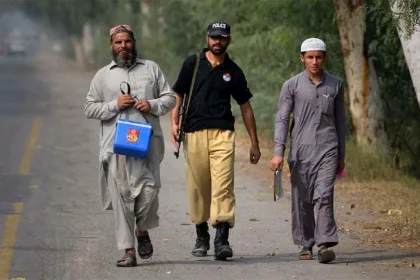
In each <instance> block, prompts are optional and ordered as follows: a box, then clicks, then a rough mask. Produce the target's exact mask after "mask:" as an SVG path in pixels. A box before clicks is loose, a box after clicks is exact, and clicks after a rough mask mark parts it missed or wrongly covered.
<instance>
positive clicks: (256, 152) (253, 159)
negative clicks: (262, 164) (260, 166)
mask: <svg viewBox="0 0 420 280" xmlns="http://www.w3.org/2000/svg"><path fill="white" fill-rule="evenodd" d="M260 157H261V152H260V147H259V146H258V144H255V145H252V146H251V149H250V150H249V162H250V163H251V164H257V163H258V161H259V160H260Z"/></svg>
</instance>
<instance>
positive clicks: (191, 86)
mask: <svg viewBox="0 0 420 280" xmlns="http://www.w3.org/2000/svg"><path fill="white" fill-rule="evenodd" d="M199 64H200V55H198V54H196V55H195V65H194V72H193V76H192V80H191V85H190V92H189V94H188V102H187V107H186V108H185V117H183V118H182V126H183V127H184V124H185V121H186V119H187V116H188V108H190V102H191V96H192V93H193V88H194V84H195V77H196V76H197V71H198V65H199ZM184 98H185V96H184Z"/></svg>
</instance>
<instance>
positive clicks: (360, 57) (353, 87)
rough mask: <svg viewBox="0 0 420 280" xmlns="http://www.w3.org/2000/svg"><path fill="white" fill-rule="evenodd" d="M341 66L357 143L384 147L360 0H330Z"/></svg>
mask: <svg viewBox="0 0 420 280" xmlns="http://www.w3.org/2000/svg"><path fill="white" fill-rule="evenodd" d="M333 2H334V5H335V8H336V12H337V21H338V29H339V32H340V42H341V50H342V53H343V57H344V68H345V73H346V78H347V82H348V84H349V98H350V112H351V117H352V123H353V128H354V132H355V136H356V139H357V142H358V144H360V145H364V146H366V145H367V146H370V145H376V146H381V147H382V148H385V149H386V150H387V149H388V141H387V136H386V133H385V130H384V123H383V119H384V112H383V106H382V100H381V97H380V94H379V83H378V78H377V75H376V71H375V68H374V66H373V63H372V61H370V60H369V56H368V48H367V45H368V42H367V39H366V25H365V24H366V21H365V10H364V8H363V1H362V0H333Z"/></svg>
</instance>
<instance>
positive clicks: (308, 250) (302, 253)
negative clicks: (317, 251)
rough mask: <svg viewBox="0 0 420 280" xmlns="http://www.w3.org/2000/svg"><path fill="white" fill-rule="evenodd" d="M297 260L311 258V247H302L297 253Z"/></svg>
mask: <svg viewBox="0 0 420 280" xmlns="http://www.w3.org/2000/svg"><path fill="white" fill-rule="evenodd" d="M298 258H299V260H312V258H313V253H312V248H307V247H303V248H302V251H300V253H299V257H298Z"/></svg>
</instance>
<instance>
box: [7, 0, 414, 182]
mask: <svg viewBox="0 0 420 280" xmlns="http://www.w3.org/2000/svg"><path fill="white" fill-rule="evenodd" d="M3 2H4V1H0V4H1V5H0V8H2V7H4V8H7V9H10V8H11V6H10V5H5V4H4V3H3ZM16 3H19V4H17V5H16V6H15V7H16V8H21V9H24V10H25V11H26V12H27V14H28V15H31V16H32V17H34V18H36V19H37V20H39V21H41V22H44V23H48V24H50V25H51V26H54V28H55V29H56V31H57V32H58V33H59V34H62V38H61V39H62V40H63V41H64V42H66V44H65V45H66V46H70V47H71V46H72V44H71V38H72V37H79V38H80V37H82V28H83V26H84V25H85V24H86V23H91V24H92V25H93V26H94V31H95V32H94V37H95V47H96V60H97V62H98V65H97V66H102V65H103V64H105V63H108V62H109V59H110V50H109V37H108V30H109V28H110V27H111V26H113V25H115V24H118V23H128V24H131V25H132V26H133V27H134V29H135V33H136V38H137V47H138V49H139V53H140V55H141V56H143V57H145V58H148V59H152V60H154V61H156V62H158V63H159V65H160V66H161V68H162V69H163V71H164V73H165V75H166V76H167V78H168V79H169V81H170V82H171V83H172V84H173V83H174V82H175V80H176V78H177V76H178V73H179V70H180V67H181V64H182V62H183V60H184V59H185V58H186V57H187V56H188V55H191V54H194V53H197V52H199V51H201V49H202V48H203V47H206V38H205V35H206V28H207V25H208V24H209V23H210V22H211V21H215V20H224V21H227V22H229V23H230V24H231V26H232V43H231V45H230V46H229V49H228V52H229V54H230V56H231V57H232V58H233V59H234V60H235V62H236V63H237V64H238V65H239V66H240V67H241V68H242V69H243V71H244V73H245V75H246V77H247V80H248V83H249V87H250V89H251V91H252V93H253V94H254V97H253V99H252V106H253V108H254V111H255V114H256V121H257V124H258V131H259V132H260V133H261V134H264V135H266V136H267V137H270V138H272V134H273V120H274V117H275V111H276V106H277V102H278V99H279V91H280V89H281V86H282V84H283V83H284V82H285V81H286V80H287V79H289V78H290V77H292V76H293V75H296V74H297V73H299V72H300V71H302V70H303V67H302V63H301V62H300V59H299V47H300V44H301V42H302V41H303V40H304V39H306V38H309V37H318V38H321V39H323V40H324V41H325V42H326V44H327V53H328V58H327V63H326V65H325V68H326V70H327V71H328V72H330V73H332V74H334V75H336V76H339V77H341V78H343V79H345V75H344V71H343V61H342V54H341V46H340V38H339V33H338V29H337V24H336V22H335V10H334V5H332V2H331V1H325V0H294V1H291V0H289V1H273V0H217V1H214V0H200V1H198V0H171V1H167V0H83V1H82V0H60V1H57V0H37V1H19V2H16ZM390 3H391V5H392V4H394V3H395V5H396V6H395V7H397V9H398V11H399V13H398V14H394V15H393V14H392V13H391V9H390ZM419 7H420V1H419V0H366V12H367V17H366V18H367V22H366V26H367V38H368V41H369V57H370V59H372V60H373V61H374V64H375V67H376V70H377V73H378V77H379V84H380V89H381V94H382V97H383V101H384V104H385V109H386V120H385V123H386V131H387V133H388V137H389V139H390V142H391V148H392V155H393V157H394V161H393V163H395V164H396V166H398V167H399V168H402V169H403V170H408V171H413V172H416V169H415V167H416V166H420V164H419V163H420V162H419V160H418V158H420V142H419V141H418V136H417V135H416V131H419V129H420V120H419V118H418V116H419V113H420V112H419V108H418V105H417V102H416V99H415V94H414V89H413V86H412V83H411V78H410V75H409V72H408V69H407V66H406V63H405V58H404V55H403V53H402V49H401V47H400V42H399V39H398V34H397V31H396V30H397V26H398V27H400V26H401V27H402V28H403V29H404V30H405V31H407V32H408V33H407V34H410V32H412V31H413V30H414V29H413V28H414V26H415V24H416V23H418V21H419V18H418V16H419ZM146 8H147V9H146ZM397 19H402V22H403V24H402V25H400V24H397ZM145 27H147V28H145ZM146 29H148V30H149V32H150V34H146V32H144V31H145V30H146ZM346 97H347V96H346ZM346 102H347V108H346V113H347V114H346V116H347V119H346V127H347V132H348V135H351V132H352V129H351V128H352V125H351V119H350V113H349V108H348V102H349V100H348V98H346ZM233 108H234V113H235V115H236V116H237V120H238V121H240V120H241V118H240V117H239V115H240V114H239V112H238V106H233ZM239 127H241V126H239ZM354 152H355V154H357V153H356V152H357V151H356V150H355V151H354ZM384 170H385V169H384ZM419 173H420V172H419ZM375 176H376V175H375Z"/></svg>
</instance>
